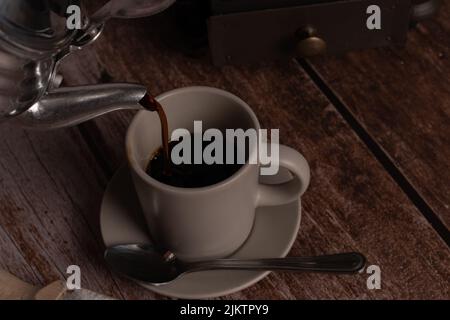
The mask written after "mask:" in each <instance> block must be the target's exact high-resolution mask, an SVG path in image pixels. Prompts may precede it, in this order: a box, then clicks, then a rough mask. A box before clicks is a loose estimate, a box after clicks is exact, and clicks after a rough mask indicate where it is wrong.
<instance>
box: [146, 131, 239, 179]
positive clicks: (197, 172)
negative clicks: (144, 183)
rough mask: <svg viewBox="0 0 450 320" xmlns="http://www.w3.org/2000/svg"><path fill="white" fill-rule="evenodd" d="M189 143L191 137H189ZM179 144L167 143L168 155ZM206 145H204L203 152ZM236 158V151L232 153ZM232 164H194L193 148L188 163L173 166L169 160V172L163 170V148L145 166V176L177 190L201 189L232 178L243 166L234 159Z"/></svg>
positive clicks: (224, 152) (224, 153)
mask: <svg viewBox="0 0 450 320" xmlns="http://www.w3.org/2000/svg"><path fill="white" fill-rule="evenodd" d="M191 141H193V137H192V136H191ZM178 143H181V142H178V141H172V142H171V143H169V154H171V153H172V150H173V148H174V147H175V146H176V145H177V144H178ZM207 145H208V143H204V145H203V150H204V149H205V148H206V147H207ZM226 150H227V147H226V144H225V145H224V146H223V155H224V157H223V158H224V159H226ZM234 155H235V156H236V150H235V152H234ZM235 160H236V161H234V164H217V163H215V164H206V163H204V162H203V163H202V164H194V147H193V144H192V148H191V161H190V162H189V163H182V164H174V163H173V162H172V161H171V160H169V166H170V168H169V170H167V168H165V165H166V164H165V156H164V148H162V147H161V148H160V149H159V150H157V151H156V152H155V154H154V155H153V156H152V157H151V160H150V162H149V164H148V166H147V170H146V172H147V174H148V175H149V176H151V177H152V178H154V179H156V180H158V181H159V182H162V183H164V184H167V185H170V186H173V187H179V188H202V187H207V186H211V185H214V184H217V183H219V182H222V181H224V180H226V179H228V178H230V177H231V176H233V175H234V174H235V173H236V172H237V171H239V169H240V168H241V167H242V166H243V164H238V162H237V159H235Z"/></svg>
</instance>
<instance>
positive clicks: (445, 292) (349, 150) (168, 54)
mask: <svg viewBox="0 0 450 320" xmlns="http://www.w3.org/2000/svg"><path fill="white" fill-rule="evenodd" d="M161 19H163V18H160V17H153V18H149V19H142V20H135V21H114V22H112V23H110V24H109V25H108V26H107V29H106V30H105V32H104V35H103V37H102V38H100V39H99V41H98V42H97V43H95V45H93V46H92V47H90V48H89V49H87V50H85V51H83V52H82V53H78V54H77V55H76V56H73V57H71V58H70V59H69V60H68V61H67V62H66V63H65V64H64V67H63V70H62V71H63V74H64V77H65V82H66V84H68V85H77V84H86V83H98V82H113V81H120V82H122V81H130V82H137V83H143V84H145V85H147V86H148V87H149V88H150V90H151V92H152V93H153V94H159V93H162V92H165V91H167V90H170V89H174V88H178V87H182V86H190V85H207V86H214V87H218V88H222V89H225V90H228V91H230V92H232V93H234V94H236V95H238V96H240V97H241V98H242V99H244V100H245V101H247V102H248V103H249V105H250V106H251V107H252V108H253V110H254V111H255V112H256V113H257V115H258V117H259V118H260V120H261V122H262V125H263V127H265V128H281V132H280V135H281V142H282V143H284V144H287V145H289V146H292V147H294V148H296V149H297V150H299V151H300V152H302V153H303V154H304V155H305V157H306V158H307V159H308V161H309V163H310V165H311V170H312V183H311V187H310V189H309V190H308V191H307V193H306V194H305V196H304V199H303V219H302V226H301V230H300V233H299V235H298V239H297V241H296V243H295V245H294V247H293V249H292V252H291V254H292V255H317V254H325V253H334V252H342V251H360V252H362V253H364V254H365V255H366V256H367V258H368V262H369V264H371V265H372V264H374V265H379V266H380V268H381V272H382V273H381V277H382V278H381V279H382V288H381V290H369V289H368V288H367V286H366V281H367V277H368V275H367V274H366V273H362V274H359V275H356V276H333V275H317V274H280V273H277V274H272V275H270V276H269V277H267V278H266V279H264V280H263V281H261V282H259V283H258V284H256V285H254V286H252V287H251V288H249V289H246V290H244V291H242V292H239V293H236V294H233V295H231V296H229V297H226V298H234V299H246V298H249V299H352V298H357V299H391V298H392V299H412V298H414V299H422V298H431V299H449V298H450V250H449V245H450V232H449V228H450V188H449V186H450V161H449V160H450V3H449V2H448V1H445V4H444V6H443V8H442V10H441V11H440V12H439V14H438V15H437V17H436V18H435V19H433V20H431V21H427V22H426V23H423V24H420V25H419V26H417V28H415V29H413V30H411V32H410V33H409V37H408V44H407V45H406V47H404V48H383V49H374V50H365V51H361V52H351V53H348V54H345V55H343V56H340V57H323V58H317V59H313V60H309V61H303V60H302V61H287V62H284V63H266V64H260V65H257V66H247V67H243V66H241V67H231V66H227V67H222V68H217V67H214V66H212V65H211V63H210V61H209V58H208V57H207V56H204V55H201V54H200V55H196V56H195V57H192V56H189V55H186V54H184V53H182V52H180V51H179V50H174V49H172V48H171V47H170V46H169V45H167V41H164V40H165V39H164V37H163V35H161V34H158V25H159V23H161V21H162V20H161ZM160 20H161V21H160ZM133 115H134V112H117V113H114V114H110V115H107V116H105V117H103V118H100V119H97V120H95V121H91V122H88V123H86V124H83V125H80V126H78V127H75V128H70V129H62V130H58V131H52V132H31V131H26V130H22V129H20V128H17V127H11V126H8V125H2V126H1V127H0V134H1V136H2V139H1V141H0V248H1V250H0V267H1V268H4V269H6V270H9V271H10V272H11V273H13V274H15V275H17V276H19V277H21V278H22V279H24V280H26V281H29V282H30V283H33V284H35V285H44V284H48V283H50V282H51V281H53V280H55V279H63V278H65V277H67V274H66V268H67V266H68V265H72V264H76V265H79V266H80V267H81V270H82V285H83V286H84V287H86V288H88V289H91V290H95V291H98V292H101V293H103V294H107V295H111V296H114V297H117V298H125V299H155V298H162V297H160V296H157V295H155V294H153V293H151V292H150V291H146V290H144V289H142V288H140V287H138V286H137V285H135V284H133V283H132V282H130V281H128V280H126V279H124V278H121V277H118V276H116V275H114V274H112V273H111V272H110V271H109V270H108V268H107V267H106V266H105V263H104V261H103V259H102V251H103V249H104V246H103V243H102V240H101V235H100V232H99V221H98V220H99V218H98V215H99V206H100V202H101V199H102V194H103V192H104V190H105V187H106V185H107V183H108V181H109V179H110V178H111V177H112V175H113V174H114V172H115V171H116V170H117V169H118V168H119V167H120V166H121V165H122V164H124V163H125V160H124V135H125V132H126V129H127V126H128V125H129V123H130V120H131V119H132V117H133Z"/></svg>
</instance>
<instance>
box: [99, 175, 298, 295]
mask: <svg viewBox="0 0 450 320" xmlns="http://www.w3.org/2000/svg"><path fill="white" fill-rule="evenodd" d="M287 175H288V174H286V172H282V173H280V175H279V176H276V177H271V178H270V179H268V177H265V178H264V182H265V183H276V182H279V181H280V180H286V178H287ZM300 218H301V205H300V201H298V202H294V203H291V204H288V205H284V206H277V207H267V208H260V209H258V210H257V214H256V221H255V225H254V228H253V231H252V234H251V235H250V237H249V239H248V240H247V241H246V243H245V244H244V245H243V246H242V247H241V248H240V249H239V250H238V251H237V252H236V253H235V254H234V255H233V256H232V258H243V259H245V258H276V257H285V256H286V255H287V254H288V253H289V251H290V249H291V247H292V245H293V244H294V241H295V239H296V238H297V233H298V230H299V228H300ZM100 228H101V232H102V236H103V241H104V242H105V245H106V246H107V247H108V246H112V245H117V244H126V243H149V242H150V238H149V236H148V232H147V227H146V224H145V221H144V218H143V217H142V214H141V209H140V205H139V203H138V200H137V196H136V194H135V191H134V187H133V184H132V182H131V177H130V173H129V171H128V168H127V167H123V168H122V169H120V170H119V171H118V172H117V173H116V175H115V176H114V178H113V179H112V180H111V182H110V183H109V185H108V188H107V190H106V192H105V194H104V196H103V202H102V206H101V212H100ZM268 274H269V272H254V271H203V272H197V273H191V274H188V275H186V276H184V277H182V278H180V279H177V280H175V281H174V282H172V283H170V284H168V285H165V286H159V287H156V286H152V285H147V284H142V283H140V284H141V285H142V286H143V287H145V288H147V289H149V290H152V291H154V292H156V293H158V294H161V295H165V296H169V297H172V298H181V299H207V298H215V297H219V296H224V295H229V294H232V293H234V292H237V291H240V290H243V289H245V288H247V287H249V286H251V285H253V284H255V283H256V282H258V281H260V280H261V279H263V278H264V277H266V276H267V275H268Z"/></svg>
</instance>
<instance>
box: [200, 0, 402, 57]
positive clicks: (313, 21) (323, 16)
mask: <svg viewBox="0 0 450 320" xmlns="http://www.w3.org/2000/svg"><path fill="white" fill-rule="evenodd" d="M370 5H378V6H379V7H380V8H381V27H382V28H381V30H369V29H368V28H367V19H368V18H369V16H370V15H369V14H367V8H368V7H369V6H370ZM410 9H411V1H410V0H369V1H366V0H355V1H337V2H331V3H323V4H316V5H304V6H298V7H290V8H282V9H269V10H261V11H252V12H243V13H235V14H225V15H216V16H212V17H210V18H209V21H208V32H209V41H210V46H211V52H212V57H213V60H214V63H215V64H216V65H223V64H227V63H247V62H255V61H259V60H270V59H283V58H289V57H293V56H296V49H295V48H296V46H297V44H298V42H299V40H298V36H297V34H298V31H299V30H302V29H304V28H306V27H309V28H310V29H311V27H312V29H314V30H316V33H317V36H318V37H320V38H321V39H323V40H324V41H325V42H326V44H327V53H330V54H336V53H342V52H345V51H348V50H354V49H359V48H370V47H377V46H385V45H390V44H403V43H404V42H405V41H406V34H407V31H408V27H409V19H410Z"/></svg>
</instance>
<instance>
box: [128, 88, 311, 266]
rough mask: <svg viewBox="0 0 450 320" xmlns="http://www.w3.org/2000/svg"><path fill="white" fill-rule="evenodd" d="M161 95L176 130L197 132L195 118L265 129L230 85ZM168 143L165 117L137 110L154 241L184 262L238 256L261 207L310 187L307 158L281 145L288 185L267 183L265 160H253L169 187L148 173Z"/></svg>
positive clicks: (135, 150) (139, 187) (143, 195)
mask: <svg viewBox="0 0 450 320" xmlns="http://www.w3.org/2000/svg"><path fill="white" fill-rule="evenodd" d="M157 100H158V101H159V102H160V103H161V104H162V106H163V108H164V110H165V111H166V113H167V117H168V121H169V131H170V132H169V133H171V132H172V131H173V130H174V129H178V128H185V129H188V130H190V131H191V132H192V130H193V127H194V121H202V122H203V130H207V129H209V128H222V129H223V128H226V129H238V128H240V129H244V130H247V129H249V128H254V129H256V130H259V129H260V124H259V121H258V119H257V118H256V116H255V114H254V113H253V111H252V110H251V108H250V107H249V106H248V105H247V104H246V103H245V102H244V101H242V100H241V99H240V98H238V97H236V96H235V95H233V94H231V93H228V92H226V91H223V90H219V89H215V88H209V87H188V88H182V89H177V90H173V91H170V92H167V93H165V94H162V95H160V96H159V97H157ZM161 141H162V140H161V125H160V120H159V117H158V115H157V114H156V113H155V112H148V111H142V112H140V113H138V114H137V116H136V117H135V119H134V120H133V122H132V124H131V126H130V128H129V130H128V133H127V138H126V151H127V156H128V161H129V166H130V168H131V174H132V178H133V181H134V185H135V188H136V192H137V194H138V197H139V200H140V203H141V207H142V210H143V213H144V216H145V219H146V221H147V224H148V227H149V230H150V233H151V235H152V238H153V240H154V241H156V243H158V244H159V245H160V246H162V247H163V248H164V249H166V250H169V251H171V252H173V253H174V254H175V255H176V256H177V257H179V258H180V259H184V260H187V261H194V260H203V259H212V258H223V257H226V256H228V255H230V254H232V253H233V252H235V251H236V250H237V249H239V248H240V247H241V245H243V244H244V242H245V241H246V239H247V238H248V236H249V235H250V232H251V231H252V227H253V224H254V221H255V209H256V208H257V207H261V206H275V205H281V204H287V203H291V202H293V201H295V200H297V199H298V198H299V197H300V196H301V195H302V194H303V193H304V192H305V191H306V189H307V187H308V185H309V181H310V169H309V166H308V163H307V161H306V160H305V158H304V157H303V156H302V155H301V154H300V153H298V152H297V151H295V150H293V149H291V148H289V147H286V146H282V145H280V166H281V167H284V168H286V169H288V170H289V171H290V172H291V174H292V176H293V179H292V180H291V181H289V182H286V183H282V184H279V185H262V184H260V183H259V178H260V165H257V164H250V163H247V164H245V165H244V166H243V167H242V168H241V169H240V170H239V171H238V172H237V173H235V174H234V175H233V176H231V177H229V178H228V179H226V180H224V181H222V182H220V183H218V184H215V185H212V186H207V187H203V188H192V189H188V188H177V187H173V186H169V185H166V184H163V183H161V182H159V181H157V180H155V179H153V178H152V177H150V176H149V175H147V174H146V172H145V171H146V167H147V165H148V163H149V161H150V157H151V156H152V155H154V153H155V151H156V150H158V149H159V148H160V147H161V145H162V143H161ZM256 147H257V146H255V148H256ZM250 152H255V150H250Z"/></svg>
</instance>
